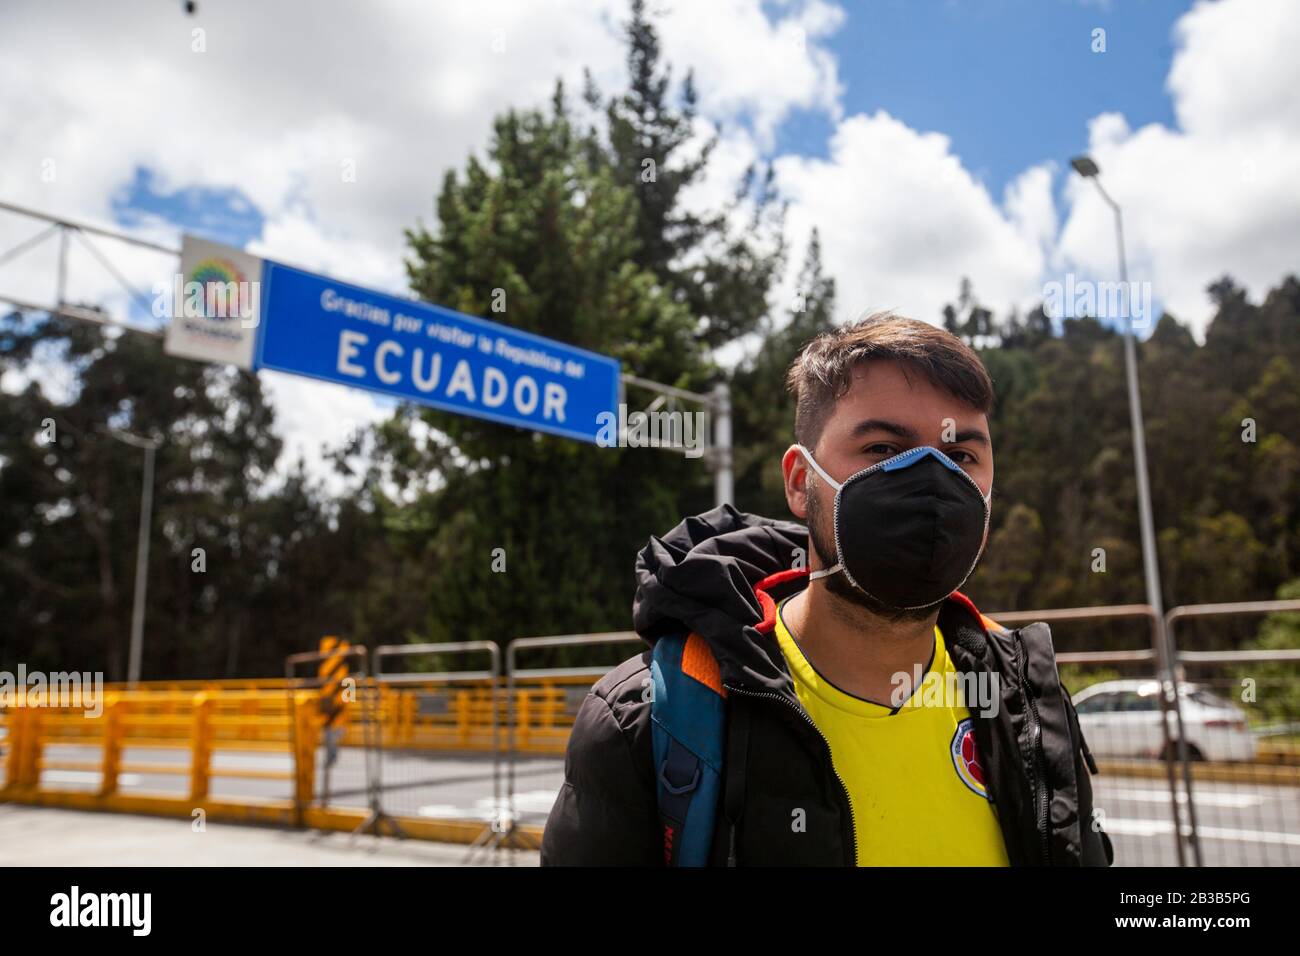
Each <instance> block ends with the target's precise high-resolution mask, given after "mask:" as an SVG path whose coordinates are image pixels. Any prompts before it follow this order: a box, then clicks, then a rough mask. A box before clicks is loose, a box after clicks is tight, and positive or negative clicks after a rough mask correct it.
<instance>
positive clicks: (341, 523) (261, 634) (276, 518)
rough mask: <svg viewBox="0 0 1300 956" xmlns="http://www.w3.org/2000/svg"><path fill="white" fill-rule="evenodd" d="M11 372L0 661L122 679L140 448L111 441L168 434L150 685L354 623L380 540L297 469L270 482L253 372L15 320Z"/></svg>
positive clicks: (278, 651) (1, 419) (262, 657)
mask: <svg viewBox="0 0 1300 956" xmlns="http://www.w3.org/2000/svg"><path fill="white" fill-rule="evenodd" d="M10 372H12V373H15V374H17V375H20V376H24V377H26V378H28V379H29V381H28V383H27V384H26V386H25V387H23V388H22V390H21V391H18V392H17V393H15V394H7V395H5V396H4V400H3V401H0V601H3V602H4V605H5V607H6V609H7V613H6V614H5V615H4V616H3V619H2V620H0V666H4V667H6V668H7V669H10V670H12V669H13V667H15V666H16V665H17V663H18V662H23V663H25V664H26V665H27V666H28V667H29V668H31V669H37V670H47V671H51V670H91V671H104V672H105V674H106V676H107V677H108V679H110V680H115V679H123V678H124V677H125V676H126V666H127V643H128V636H129V634H130V620H131V606H132V596H133V589H134V585H135V558H136V539H137V531H138V527H139V520H140V489H141V480H142V462H143V457H142V455H143V453H142V452H141V451H140V450H139V449H138V448H133V447H131V446H129V445H126V444H124V443H122V442H121V441H118V440H116V439H115V438H113V437H112V434H111V433H112V432H114V431H118V432H128V433H136V434H140V435H146V436H157V437H161V438H162V439H163V443H162V446H161V447H160V448H159V450H158V452H157V466H156V475H155V495H154V507H153V525H152V536H151V539H150V541H151V550H152V554H151V559H150V573H149V592H148V603H147V605H146V609H147V613H146V627H145V650H146V653H145V657H144V667H143V676H144V677H145V678H146V679H148V678H151V677H173V678H174V677H213V676H218V677H219V676H222V675H231V676H233V675H237V674H248V673H260V674H276V673H282V672H283V661H284V657H285V655H286V654H289V653H292V652H295V651H300V650H305V649H309V648H314V647H315V644H316V641H317V639H318V638H319V636H320V635H322V634H324V633H327V632H329V631H331V630H335V629H339V628H343V629H347V628H350V627H351V626H352V623H353V622H352V619H351V617H350V616H349V604H348V595H349V594H350V593H351V592H352V591H353V590H354V589H356V590H360V589H362V588H364V586H365V578H366V577H367V576H368V574H369V573H371V571H372V570H373V568H371V567H368V566H367V562H366V561H365V559H364V557H363V556H364V555H366V554H367V552H369V551H372V550H373V549H374V547H375V541H376V540H377V538H378V535H377V534H376V532H377V530H378V529H377V528H375V527H373V526H372V524H371V522H369V521H368V520H367V519H366V517H365V515H364V513H363V512H361V511H360V510H359V509H358V507H357V505H356V503H354V502H344V503H341V504H337V505H334V506H332V507H331V508H330V509H329V510H332V511H333V512H334V513H335V517H334V519H333V520H331V519H330V518H329V517H328V515H327V507H326V504H327V503H326V502H325V501H324V500H323V499H322V498H321V497H320V496H319V494H318V493H315V492H313V491H312V490H311V489H310V488H309V487H308V486H307V483H306V481H305V479H304V477H303V476H302V474H301V473H300V472H298V473H294V474H291V475H290V476H289V477H288V480H286V481H276V480H273V478H272V469H273V468H274V467H275V464H276V461H277V459H278V457H279V455H280V450H281V445H280V440H279V439H278V438H277V437H276V436H275V435H274V433H273V430H272V424H273V421H272V413H271V409H270V408H269V407H268V406H267V405H266V403H265V402H264V400H263V395H262V390H261V387H260V385H259V383H258V380H257V378H256V377H255V376H253V375H251V374H249V373H246V372H238V371H235V370H234V369H232V368H229V367H221V366H205V365H200V364H197V363H194V362H187V361H183V360H179V359H175V358H171V357H169V356H166V355H164V354H163V351H162V343H161V341H160V340H158V339H154V338H149V337H145V336H139V335H136V334H118V335H113V334H110V333H106V332H105V331H104V330H103V329H102V328H101V327H99V326H94V325H88V324H86V323H80V322H68V321H65V320H61V319H53V318H45V317H31V318H28V317H24V316H22V315H20V314H17V313H11V314H10V315H8V316H6V317H5V318H4V319H3V320H0V374H7V373H10ZM60 379H66V380H67V381H66V382H65V384H66V386H67V388H66V391H68V392H69V394H68V395H66V396H65V395H61V394H59V392H60V391H63V389H58V388H54V387H52V386H53V384H55V383H57V382H58V381H59V380H60ZM349 539H350V540H349ZM196 549H199V551H198V553H196Z"/></svg>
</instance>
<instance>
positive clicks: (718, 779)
mask: <svg viewBox="0 0 1300 956" xmlns="http://www.w3.org/2000/svg"><path fill="white" fill-rule="evenodd" d="M650 674H651V680H652V693H653V696H652V697H651V703H650V725H651V736H652V740H653V747H654V765H655V794H656V799H657V802H658V807H659V821H660V827H661V833H662V835H663V849H664V865H665V866H707V865H708V863H709V852H710V848H711V846H712V844H713V833H714V826H715V823H716V819H717V814H718V804H719V797H720V796H721V795H722V791H723V783H724V780H723V753H724V745H725V739H726V731H727V728H726V723H727V707H726V691H725V689H724V688H723V686H722V677H721V674H720V672H719V669H718V662H717V659H716V658H715V657H714V656H713V651H712V650H711V649H710V647H709V645H708V643H707V642H706V641H705V640H704V638H702V637H700V636H699V635H698V634H694V633H690V634H677V635H670V636H667V637H662V638H660V639H659V640H658V641H656V642H655V645H654V650H653V652H652V655H651V661H650ZM736 752H737V753H742V754H743V752H744V751H743V749H740V750H737V751H736ZM740 772H743V770H741V771H740ZM732 776H733V778H736V777H737V776H738V774H737V773H736V772H733V774H732ZM728 782H729V783H735V782H736V780H735V779H733V780H732V781H728ZM727 790H728V793H727V800H726V803H727V807H726V809H727V811H728V816H729V817H730V818H731V820H732V822H733V827H732V830H731V839H732V846H731V852H730V854H729V858H728V864H729V865H734V864H735V842H734V841H735V828H734V821H735V818H736V813H735V812H734V811H735V810H738V804H739V799H738V787H735V786H728V787H727ZM733 804H735V806H733Z"/></svg>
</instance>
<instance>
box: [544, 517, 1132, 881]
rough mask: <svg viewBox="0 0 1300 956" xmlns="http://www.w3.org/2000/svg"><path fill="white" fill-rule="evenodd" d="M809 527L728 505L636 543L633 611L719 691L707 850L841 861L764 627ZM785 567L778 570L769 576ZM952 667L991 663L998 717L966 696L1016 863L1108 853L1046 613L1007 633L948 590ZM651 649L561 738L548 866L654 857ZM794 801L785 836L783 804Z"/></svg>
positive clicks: (615, 675)
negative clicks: (694, 658) (716, 792)
mask: <svg viewBox="0 0 1300 956" xmlns="http://www.w3.org/2000/svg"><path fill="white" fill-rule="evenodd" d="M796 548H798V549H802V553H804V554H806V553H807V548H808V533H807V530H806V529H805V528H804V527H803V526H802V525H798V524H795V523H793V522H788V521H772V520H769V519H767V518H761V517H757V516H754V515H749V514H744V513H742V512H739V511H736V510H735V509H734V508H732V507H731V506H730V505H723V506H722V507H720V508H715V509H714V510H713V511H709V512H706V513H705V514H702V515H699V516H697V517H694V518H688V519H687V520H686V521H684V522H682V523H681V524H680V525H678V526H677V527H676V528H674V529H673V530H672V531H671V532H669V533H668V534H667V535H665V536H664V537H662V538H658V537H655V538H651V539H650V542H649V544H648V545H647V546H646V547H645V548H644V549H643V550H642V551H641V553H640V555H638V557H637V564H636V575H637V592H636V599H635V602H634V605H633V623H634V626H635V628H636V631H637V633H638V634H640V635H641V637H642V638H643V639H644V640H645V641H646V643H647V644H650V645H651V646H653V644H654V642H655V640H656V639H657V638H658V637H660V636H662V635H665V634H670V633H680V632H682V631H684V630H689V631H694V632H696V633H698V634H699V635H701V636H702V637H703V638H705V639H706V640H707V641H708V643H709V646H710V647H711V649H712V651H713V653H714V656H715V657H717V659H718V665H719V669H720V671H721V678H722V683H723V686H724V687H725V688H726V690H727V715H728V719H727V725H728V746H727V751H726V758H725V767H724V773H725V775H726V782H725V788H724V791H725V796H724V798H723V800H722V801H720V803H723V804H724V805H723V806H720V808H719V810H720V814H719V819H718V823H717V825H716V827H715V830H714V841H713V846H712V852H711V862H712V863H714V864H718V865H723V864H725V863H727V862H729V861H730V862H734V863H735V864H737V865H740V866H754V865H781V864H794V865H833V866H839V865H849V866H851V865H854V864H855V863H856V860H857V850H856V847H857V842H856V840H857V835H856V833H855V832H854V826H855V824H854V821H853V817H852V811H851V809H850V805H849V798H848V793H847V791H846V790H845V788H844V785H843V784H842V783H841V781H840V779H839V777H838V776H837V775H836V773H835V770H834V767H833V765H832V762H831V757H830V750H829V748H828V746H827V744H826V742H825V738H824V737H822V735H821V733H820V732H819V731H818V730H817V729H816V726H815V725H814V724H813V722H812V720H811V718H810V717H809V716H808V714H807V711H806V710H805V709H804V708H803V706H802V704H800V702H799V698H798V696H797V695H796V693H795V690H794V684H793V682H792V680H791V677H790V674H789V671H788V668H787V666H786V663H785V658H784V656H783V655H782V653H781V650H780V647H779V646H778V645H777V642H776V640H775V637H774V636H773V635H772V633H771V625H772V622H773V614H774V610H775V603H776V602H777V601H779V600H780V599H781V598H783V597H785V596H787V595H788V594H791V593H794V592H795V591H797V590H798V589H799V588H801V587H803V586H805V585H806V583H807V574H806V573H803V574H798V573H792V572H790V571H789V570H788V569H790V568H791V567H792V566H793V565H794V563H795V557H796V552H795V549H796ZM781 572H785V573H781ZM939 627H940V628H941V630H942V631H943V634H944V639H945V642H946V645H947V648H948V653H949V656H950V657H951V659H952V662H953V666H954V667H955V668H956V669H957V671H958V672H960V673H975V674H979V673H981V672H992V673H995V674H996V675H997V684H996V686H997V687H998V689H999V692H1000V701H999V706H998V707H997V708H996V714H995V715H993V716H987V717H986V716H982V715H981V713H980V712H979V711H977V710H975V709H973V708H972V709H971V718H972V723H973V732H974V735H975V744H976V748H977V750H978V752H979V754H980V764H981V767H982V769H983V772H984V776H985V785H986V787H987V790H988V794H989V798H990V799H991V800H992V801H993V804H994V806H995V807H996V809H997V814H998V820H999V824H1000V826H1001V828H1002V834H1003V838H1004V841H1005V844H1006V849H1007V855H1008V857H1009V859H1010V862H1011V864H1012V865H1013V866H1034V865H1046V866H1080V865H1083V866H1107V865H1109V864H1110V863H1111V862H1112V860H1113V852H1112V849H1111V844H1110V840H1109V838H1108V837H1107V836H1106V834H1105V833H1104V832H1103V831H1102V830H1101V829H1100V827H1099V826H1097V825H1095V824H1094V823H1093V821H1092V786H1091V782H1090V780H1089V773H1090V772H1091V773H1094V774H1095V773H1096V772H1097V770H1096V764H1095V763H1094V762H1093V759H1092V756H1091V754H1089V753H1088V749H1087V744H1086V743H1085V742H1084V740H1083V736H1082V734H1081V732H1080V730H1079V724H1078V719H1077V717H1076V715H1075V713H1074V708H1073V705H1072V704H1071V703H1070V699H1069V694H1068V693H1066V691H1065V690H1064V688H1062V686H1061V683H1060V679H1059V677H1058V675H1057V670H1056V657H1055V652H1054V651H1053V649H1052V641H1051V634H1050V632H1049V631H1048V628H1047V625H1046V624H1041V623H1039V624H1031V625H1028V626H1027V627H1022V628H1018V629H1015V630H1008V629H1006V628H1002V627H1000V626H997V625H995V624H993V622H991V621H989V620H988V619H987V618H983V617H982V615H980V613H979V612H978V611H977V610H976V609H975V606H974V605H973V604H971V602H970V601H969V600H967V599H966V598H965V597H963V596H962V595H960V594H954V595H953V596H952V597H950V598H949V599H948V601H947V602H946V603H945V605H944V607H943V609H942V611H941V612H940V615H939ZM649 661H650V651H649V650H647V651H645V652H643V653H641V654H639V655H638V656H636V657H633V658H630V659H629V660H627V661H624V662H623V663H622V664H620V665H619V666H618V667H616V668H614V669H613V670H612V671H610V672H609V673H608V674H606V675H605V676H604V677H602V678H601V679H600V680H599V681H597V682H596V684H595V685H594V686H593V687H592V689H591V691H590V693H589V694H588V695H587V697H586V699H585V700H584V701H583V704H582V706H581V708H580V709H579V711H578V715H577V718H576V721H575V723H574V727H573V732H572V735H571V736H570V738H569V744H568V750H567V752H566V754H565V761H564V777H565V779H564V785H563V786H562V788H561V790H560V793H559V796H558V797H557V799H556V802H555V806H554V807H553V808H552V810H551V813H550V817H549V818H548V819H547V822H546V830H545V834H544V836H543V839H542V852H541V862H542V865H543V866H547V865H649V866H654V865H662V862H663V858H664V855H663V847H662V837H661V830H660V825H659V816H658V811H657V807H656V803H655V770H654V767H653V759H652V755H651V732H650V704H649V701H648V695H647V694H646V691H645V688H646V685H647V683H648V679H649V673H650V672H649ZM796 807H797V808H802V809H803V811H804V813H805V818H804V819H805V821H806V829H805V831H804V832H801V833H797V832H792V828H791V826H790V820H791V812H792V809H793V808H796Z"/></svg>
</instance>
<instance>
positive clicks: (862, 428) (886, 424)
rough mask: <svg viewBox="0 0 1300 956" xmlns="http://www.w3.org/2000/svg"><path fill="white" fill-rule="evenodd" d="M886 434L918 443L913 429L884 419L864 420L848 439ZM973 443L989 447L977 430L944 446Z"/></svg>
mask: <svg viewBox="0 0 1300 956" xmlns="http://www.w3.org/2000/svg"><path fill="white" fill-rule="evenodd" d="M876 431H880V432H888V433H889V434H891V435H896V436H898V437H899V438H906V439H908V440H909V441H918V440H919V438H920V436H919V433H918V432H917V431H916V429H914V428H908V427H907V426H906V425H903V424H901V423H900V422H891V421H889V420H888V419H884V418H866V419H863V420H862V421H860V422H858V423H857V424H856V425H854V426H853V431H852V432H850V433H849V437H850V438H860V437H862V436H863V435H865V434H867V433H868V432H876ZM967 441H970V442H975V443H976V444H980V445H989V444H991V442H990V441H989V436H988V435H986V434H985V433H984V432H983V431H981V430H980V429H978V428H965V429H963V430H961V431H959V432H957V434H955V435H954V436H953V438H952V441H951V442H945V444H953V445H956V444H961V443H962V442H967Z"/></svg>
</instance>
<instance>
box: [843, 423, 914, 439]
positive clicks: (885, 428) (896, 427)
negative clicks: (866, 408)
mask: <svg viewBox="0 0 1300 956" xmlns="http://www.w3.org/2000/svg"><path fill="white" fill-rule="evenodd" d="M867 432H889V434H891V435H897V436H898V437H899V438H908V439H911V440H912V441H916V439H917V438H919V437H920V436H919V435H918V434H917V432H916V430H915V429H912V428H908V427H907V426H906V425H900V424H899V423H898V422H891V421H887V420H885V419H883V418H866V419H863V420H862V421H860V422H858V423H857V424H856V425H854V426H853V431H852V432H850V433H849V437H850V438H860V437H861V436H863V435H865V434H866V433H867Z"/></svg>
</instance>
